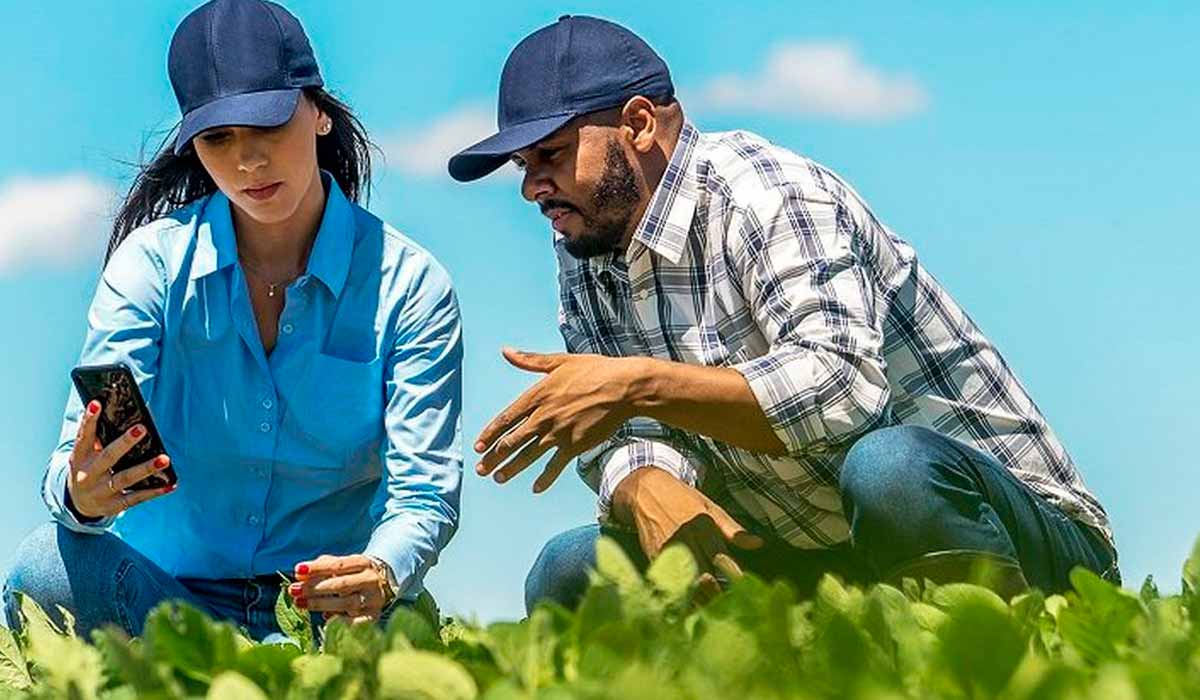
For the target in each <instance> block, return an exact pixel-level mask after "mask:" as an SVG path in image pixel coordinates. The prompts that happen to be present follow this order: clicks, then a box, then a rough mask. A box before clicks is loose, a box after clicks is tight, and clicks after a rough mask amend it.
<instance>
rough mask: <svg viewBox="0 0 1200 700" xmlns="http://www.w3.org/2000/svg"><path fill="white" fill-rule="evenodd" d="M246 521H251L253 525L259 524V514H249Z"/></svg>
mask: <svg viewBox="0 0 1200 700" xmlns="http://www.w3.org/2000/svg"><path fill="white" fill-rule="evenodd" d="M246 522H248V523H250V524H251V525H257V524H258V516H257V515H251V516H247V518H246Z"/></svg>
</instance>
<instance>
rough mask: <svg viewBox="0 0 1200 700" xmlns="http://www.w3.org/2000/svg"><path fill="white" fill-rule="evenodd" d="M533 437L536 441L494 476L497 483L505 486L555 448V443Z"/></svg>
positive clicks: (530, 442)
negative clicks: (505, 483)
mask: <svg viewBox="0 0 1200 700" xmlns="http://www.w3.org/2000/svg"><path fill="white" fill-rule="evenodd" d="M533 437H534V439H533V440H530V441H529V442H528V443H527V444H526V445H525V447H522V448H521V451H520V452H518V453H517V455H516V456H515V457H513V458H512V459H510V460H508V463H507V464H505V465H504V466H503V467H501V468H500V469H498V470H497V471H496V473H495V474H494V475H493V478H494V479H495V480H496V483H499V484H503V483H504V482H506V481H508V480H509V479H511V478H513V477H514V476H516V475H517V474H520V473H521V472H523V471H525V468H526V467H528V466H529V465H530V464H533V463H534V462H536V461H537V460H538V458H539V457H541V456H542V455H544V454H546V451H547V450H549V449H550V448H551V447H553V446H554V443H553V442H551V441H550V440H549V439H548V438H544V437H539V436H537V435H534V436H533Z"/></svg>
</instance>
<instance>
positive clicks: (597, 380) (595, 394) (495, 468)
mask: <svg viewBox="0 0 1200 700" xmlns="http://www.w3.org/2000/svg"><path fill="white" fill-rule="evenodd" d="M504 359H506V360H508V362H509V363H510V364H512V365H513V366H514V367H517V368H519V369H523V370H526V371H528V372H539V373H541V374H544V375H545V376H544V377H543V378H542V379H541V381H539V382H538V383H537V384H534V385H533V386H532V387H530V388H529V389H527V390H526V391H525V392H524V393H523V394H521V395H520V396H519V397H517V400H516V401H513V402H512V403H511V404H509V406H508V407H507V408H505V409H504V410H503V411H501V412H500V413H499V414H498V415H497V416H496V417H495V418H493V419H492V421H491V422H490V423H488V424H487V427H485V428H484V429H483V431H482V432H481V433H479V437H478V438H476V440H475V451H476V452H478V453H480V454H482V455H483V457H482V458H481V459H480V461H479V464H478V466H476V468H475V471H476V472H478V473H479V474H480V476H487V475H489V474H491V475H493V478H495V480H496V481H497V482H499V483H504V482H506V481H508V480H509V479H511V478H513V477H514V476H516V475H517V474H519V473H520V472H521V471H523V470H524V469H525V468H526V467H528V466H529V465H530V464H533V463H534V462H535V461H537V459H538V458H539V457H541V456H542V455H544V454H545V453H546V452H548V451H550V450H551V449H554V450H556V451H555V453H554V455H553V456H552V457H551V458H550V461H549V463H547V465H546V468H545V469H544V470H543V471H542V473H541V475H540V476H538V478H537V480H535V481H534V483H533V491H534V493H540V492H542V491H545V490H546V489H547V488H549V487H550V484H552V483H554V480H555V479H557V478H558V475H559V474H561V473H562V470H563V469H564V468H565V467H566V466H567V464H569V463H570V462H571V460H572V459H574V458H575V457H577V456H578V455H579V454H580V453H582V452H584V451H586V450H589V449H591V448H593V447H595V446H596V445H599V444H600V443H601V442H603V441H604V440H606V439H608V438H609V437H611V436H612V435H613V433H615V432H616V431H617V429H618V428H620V427H621V425H622V424H623V423H624V422H625V421H627V420H629V418H631V417H632V416H633V409H632V408H631V402H630V397H631V395H632V391H633V390H634V387H635V385H636V384H637V382H638V380H639V379H640V378H641V377H643V376H644V373H639V370H638V367H639V362H640V361H641V358H633V357H631V358H615V357H605V356H603V355H574V354H566V353H558V354H550V355H545V354H541V353H533V352H522V351H520V350H514V349H511V348H505V349H504Z"/></svg>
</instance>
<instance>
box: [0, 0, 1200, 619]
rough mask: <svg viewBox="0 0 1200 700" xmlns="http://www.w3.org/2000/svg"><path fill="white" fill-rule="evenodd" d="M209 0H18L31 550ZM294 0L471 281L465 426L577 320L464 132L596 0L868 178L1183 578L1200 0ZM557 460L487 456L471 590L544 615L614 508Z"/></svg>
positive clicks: (15, 319) (697, 99) (15, 133)
mask: <svg viewBox="0 0 1200 700" xmlns="http://www.w3.org/2000/svg"><path fill="white" fill-rule="evenodd" d="M195 4H196V3H193V2H190V1H187V2H178V1H174V0H172V1H169V2H168V1H156V2H153V3H150V2H133V1H125V0H122V1H121V2H115V3H114V2H100V1H99V0H94V1H93V0H88V1H78V2H72V3H20V4H18V5H14V6H10V7H6V8H5V9H4V11H3V21H2V22H0V65H3V66H5V69H4V73H5V77H6V80H5V87H4V95H5V97H6V98H7V99H6V100H5V108H4V117H3V119H0V124H2V125H3V128H0V321H2V322H3V328H4V329H5V331H4V336H5V337H4V340H3V342H0V386H4V387H6V388H7V391H6V392H5V400H3V401H0V425H3V426H4V427H5V430H6V432H7V434H8V438H7V449H6V450H5V455H4V457H3V460H4V461H3V467H2V468H3V469H4V470H5V472H4V473H5V476H6V486H5V488H4V489H2V490H0V562H3V564H7V563H8V561H9V558H10V557H11V552H13V550H14V549H15V547H16V545H17V543H18V542H19V541H20V539H21V538H22V537H23V536H24V535H25V533H27V532H28V531H29V530H31V529H33V528H34V527H35V526H36V525H37V524H38V523H40V522H42V521H43V520H45V518H46V515H45V512H44V509H43V506H42V504H41V502H40V500H39V497H38V494H37V485H38V482H39V480H40V476H41V472H42V469H43V465H44V463H45V459H46V457H47V455H48V454H49V452H50V450H51V449H52V448H53V444H54V441H55V439H56V436H57V432H58V421H59V417H60V412H61V407H62V404H63V401H64V400H65V398H66V396H67V392H68V388H69V381H68V377H67V372H68V370H69V369H70V367H71V366H72V365H73V363H74V361H75V359H76V356H77V353H78V350H79V345H80V343H81V340H82V333H83V327H84V314H85V311H86V307H87V303H88V301H89V299H90V297H91V294H92V290H93V288H94V286H95V282H96V276H97V272H98V269H99V265H100V255H101V251H102V249H103V245H104V242H105V241H106V240H107V236H108V233H107V230H106V227H107V225H108V221H107V219H106V218H105V215H106V213H108V212H110V211H111V209H112V207H113V205H114V201H113V198H114V197H115V196H116V195H115V193H117V192H119V191H121V189H122V188H123V187H125V186H127V185H128V183H129V177H130V175H131V173H132V170H131V169H130V167H129V166H128V165H127V164H126V163H128V162H129V161H133V160H136V159H137V157H138V153H139V149H140V148H141V147H142V145H143V144H144V143H147V138H149V137H152V136H153V135H154V133H155V130H162V129H166V128H169V127H170V125H171V124H172V123H173V122H174V120H175V119H177V117H178V115H177V112H176V106H175V103H174V99H173V97H172V95H171V92H170V86H169V84H168V82H167V77H166V68H165V66H166V49H167V45H168V42H169V39H170V35H171V32H172V30H173V28H174V26H175V24H176V23H177V22H178V21H179V20H180V19H181V18H182V17H183V16H184V14H186V12H187V11H188V10H190V9H191V8H192V7H193V6H194V5H195ZM285 4H286V5H287V6H288V7H289V8H291V9H292V10H293V11H294V12H295V13H296V14H297V15H298V16H299V17H300V19H301V21H302V22H303V23H304V25H305V27H306V28H307V30H308V32H309V35H310V37H311V39H312V42H313V44H314V47H315V49H316V51H317V55H318V58H319V60H320V62H321V65H322V69H323V71H324V74H325V78H326V82H327V84H328V85H329V86H331V87H332V88H333V89H334V90H335V91H336V92H338V93H340V94H341V95H342V96H343V97H344V98H346V100H347V101H348V102H350V103H351V104H352V105H353V106H354V107H355V108H356V109H357V111H358V112H359V114H360V116H361V117H362V118H363V119H364V121H365V122H366V124H367V126H368V128H369V129H370V131H371V132H372V134H373V136H374V137H375V139H376V140H377V141H378V142H379V143H380V144H381V145H382V146H383V148H384V150H385V151H386V154H387V161H386V163H383V162H381V163H380V164H379V166H378V174H377V177H376V189H375V195H374V197H373V199H372V202H371V207H370V208H371V209H372V210H373V211H375V212H376V213H378V214H379V215H381V216H382V217H384V218H385V219H386V220H388V221H390V222H391V223H393V224H394V225H395V226H397V227H398V228H400V229H401V230H403V231H405V232H406V233H408V234H409V235H410V236H412V237H413V238H415V239H416V240H417V241H419V242H421V243H422V244H423V245H425V246H426V247H427V248H429V249H430V250H431V251H432V252H433V253H434V254H435V255H436V256H437V257H438V258H439V259H440V260H441V261H442V262H443V263H444V264H445V266H446V267H447V268H448V269H449V270H450V272H451V274H452V276H453V277H454V279H455V282H456V286H457V288H458V291H459V295H460V297H461V301H462V307H463V313H464V320H465V323H466V344H467V354H466V413H465V415H464V437H465V438H466V440H464V442H466V443H467V444H469V443H470V441H471V439H472V438H473V437H474V435H475V434H477V432H478V430H479V429H480V428H481V427H482V425H483V424H484V423H485V422H486V421H487V420H488V419H489V418H490V417H491V416H492V415H493V414H494V413H495V412H496V411H498V410H499V409H500V408H502V407H503V406H504V405H506V404H507V402H508V401H509V400H511V398H513V397H514V396H515V395H516V394H517V393H518V392H519V391H520V390H521V389H522V388H524V387H525V386H527V385H528V384H530V383H531V381H532V378H531V377H530V376H528V375H523V374H522V373H520V372H518V371H516V370H513V369H511V368H509V367H507V366H506V365H505V364H504V363H503V361H502V360H501V359H500V357H499V348H500V346H501V345H503V344H511V345H515V346H519V347H525V348H529V349H536V350H546V351H553V350H557V349H558V348H559V347H560V341H559V339H558V337H557V333H556V332H555V330H554V313H555V289H554V266H553V260H552V255H551V249H550V241H551V236H550V232H549V229H548V227H547V226H546V223H545V221H544V220H543V219H542V218H541V216H540V215H539V214H538V213H537V212H536V210H535V209H533V208H532V207H530V206H528V205H526V204H525V203H524V202H523V201H522V200H521V199H520V198H519V196H518V193H517V181H516V179H515V178H513V177H512V176H511V175H503V174H501V175H497V176H495V177H493V178H491V179H489V180H485V181H483V182H481V183H476V184H473V185H461V184H458V183H455V182H453V181H451V180H450V179H449V178H448V177H447V176H446V175H444V169H443V158H444V156H445V155H446V154H447V153H448V151H449V150H450V149H451V148H452V146H455V145H466V144H467V143H468V142H470V141H471V140H473V139H474V138H475V137H477V136H482V135H486V134H485V133H484V132H486V131H487V129H488V128H489V121H491V120H492V118H493V117H492V115H493V114H494V107H493V105H494V101H495V90H496V84H497V81H498V76H499V71H500V67H501V66H502V64H503V61H504V59H505V57H506V56H507V54H508V52H509V50H510V49H511V48H512V46H513V45H515V44H516V42H518V41H519V40H520V39H521V38H522V37H523V36H525V35H526V34H528V33H529V32H531V31H533V30H534V29H536V28H538V27H540V26H542V25H544V24H547V23H550V22H552V21H554V20H555V19H556V18H557V17H558V15H560V14H563V13H566V12H573V13H580V14H596V15H599V16H603V17H607V18H609V19H614V20H617V21H620V22H622V23H624V24H626V25H627V26H630V27H631V28H633V29H634V30H635V31H637V32H639V33H640V34H641V35H642V36H643V37H645V38H646V39H647V40H648V41H649V42H650V43H651V45H652V46H654V47H655V48H656V49H658V51H659V52H660V53H661V54H662V55H663V56H664V58H665V59H666V60H667V63H668V65H670V67H671V69H672V72H673V75H674V77H675V82H676V85H677V86H678V87H679V91H680V94H681V96H682V97H683V99H684V107H685V110H686V111H687V113H688V115H689V116H690V117H691V118H692V119H693V120H694V121H695V122H696V123H697V124H698V126H700V128H702V129H708V130H724V129H734V128H743V129H749V130H752V131H756V132H758V133H760V134H762V135H764V136H766V137H768V138H770V139H771V140H773V141H775V142H777V143H780V144H782V145H785V146H788V147H790V148H792V149H794V150H797V151H799V152H801V153H804V154H805V155H808V156H810V157H812V158H815V159H817V160H819V161H821V162H823V163H825V164H826V165H829V166H830V167H832V168H834V169H835V170H837V171H838V172H840V173H841V174H842V175H843V176H845V177H846V178H847V179H848V180H849V181H850V182H852V183H853V184H854V185H855V187H856V188H857V189H858V190H859V192H860V193H861V194H862V195H863V196H864V197H865V198H866V199H867V200H868V202H869V203H870V204H871V205H872V207H873V209H874V211H875V212H876V214H877V215H878V216H879V217H881V218H882V219H883V220H884V221H885V222H886V223H887V224H888V225H889V226H890V227H891V228H892V229H894V230H895V231H896V232H897V233H899V234H900V235H901V236H903V237H905V238H906V239H908V240H909V241H910V242H912V243H913V244H914V245H915V246H916V248H917V250H918V252H919V254H920V255H921V257H922V259H923V260H924V262H925V264H926V265H927V266H928V267H929V268H930V269H931V270H932V271H933V273H934V274H935V275H936V276H937V277H938V278H939V279H940V280H941V281H942V282H943V283H944V284H945V285H946V286H947V287H948V288H949V290H950V291H951V292H952V293H953V294H954V295H955V296H956V297H957V298H958V299H959V300H960V302H962V303H963V305H964V306H965V307H966V308H967V310H968V312H969V313H970V314H971V315H972V316H973V317H974V319H975V320H976V321H977V322H978V323H979V325H980V326H982V328H983V329H984V331H985V332H986V333H987V334H988V335H989V336H990V337H991V338H992V339H993V340H994V341H995V342H996V343H997V344H998V345H999V347H1000V349H1001V351H1002V352H1003V353H1004V354H1005V356H1006V357H1007V359H1008V360H1009V362H1010V364H1012V365H1013V366H1014V368H1015V369H1016V371H1017V373H1018V375H1019V376H1020V377H1021V378H1022V381H1023V382H1024V383H1025V384H1026V386H1027V387H1028V388H1029V389H1030V391H1031V393H1032V394H1033V396H1034V398H1035V399H1036V400H1037V401H1038V403H1039V405H1040V406H1041V407H1042V409H1043V411H1044V412H1045V413H1046V414H1047V416H1048V417H1049V419H1050V422H1051V424H1052V425H1053V426H1054V428H1055V429H1056V430H1057V431H1058V433H1059V434H1060V436H1061V437H1062V438H1063V440H1064V442H1065V443H1066V445H1067V447H1068V449H1069V450H1070V451H1071V452H1072V454H1073V456H1074V457H1075V459H1076V461H1077V462H1078V463H1079V465H1080V467H1081V469H1082V471H1083V474H1084V477H1085V480H1086V481H1087V483H1088V484H1089V486H1090V487H1091V488H1092V489H1093V490H1094V491H1095V492H1096V493H1097V495H1098V496H1099V497H1100V499H1101V501H1102V502H1103V503H1104V504H1105V506H1106V507H1107V508H1108V510H1109V513H1110V514H1111V516H1112V518H1113V522H1114V526H1115V529H1116V534H1117V538H1118V545H1119V547H1120V549H1121V559H1122V568H1123V571H1124V574H1125V576H1126V580H1127V583H1130V584H1132V585H1136V584H1138V583H1140V581H1141V579H1142V578H1143V577H1144V576H1146V575H1147V574H1151V573H1152V574H1154V575H1155V577H1156V578H1157V579H1158V580H1159V583H1160V585H1162V586H1164V587H1165V588H1175V587H1177V586H1178V583H1177V582H1178V578H1179V567H1180V564H1181V563H1182V561H1183V559H1184V557H1185V556H1186V553H1187V551H1188V550H1189V548H1190V546H1191V544H1192V542H1193V540H1194V538H1195V536H1196V535H1197V534H1198V533H1200V518H1198V517H1197V516H1196V514H1195V513H1196V510H1195V505H1194V504H1195V494H1196V493H1197V492H1200V470H1197V469H1195V464H1196V459H1195V457H1194V456H1193V455H1191V454H1190V453H1188V452H1187V449H1188V448H1187V447H1186V446H1187V445H1188V444H1191V439H1194V434H1195V431H1194V423H1195V421H1194V418H1193V405H1194V404H1193V402H1194V400H1195V397H1196V396H1197V395H1200V372H1197V370H1196V366H1195V365H1196V358H1197V356H1198V353H1197V346H1198V344H1200V331H1198V330H1197V323H1196V319H1197V313H1196V312H1195V311H1194V308H1193V299H1194V297H1195V294H1194V293H1193V290H1192V289H1191V283H1190V282H1189V281H1188V280H1192V279H1195V277H1194V275H1195V266H1196V264H1197V262H1198V261H1200V242H1198V238H1197V234H1198V233H1200V231H1198V228H1197V225H1196V223H1195V222H1196V221H1197V219H1198V218H1200V204H1198V203H1197V202H1198V201H1200V198H1198V197H1197V192H1198V191H1200V175H1198V174H1197V170H1196V168H1195V160H1196V159H1197V157H1198V156H1200V136H1198V135H1197V129H1196V125H1197V124H1198V123H1200V90H1197V88H1196V80H1195V75H1194V71H1195V65H1196V61H1195V59H1196V56H1195V51H1194V48H1191V47H1194V46H1195V37H1196V36H1197V35H1198V33H1200V10H1198V9H1197V8H1196V6H1195V4H1194V3H1191V2H1185V1H1180V2H1175V3H1162V2H1159V3H1153V2H1143V3H1136V4H1135V3H1115V2H1107V3H1106V2H1059V3H1054V4H1053V7H1047V5H1048V4H1047V3H1033V2H1009V3H1003V4H999V3H998V4H995V5H993V6H992V7H991V8H981V7H980V4H978V3H949V2H947V3H923V4H921V5H917V4H908V3H882V2H880V3H866V2H848V3H797V2H778V3H767V2H763V3H751V4H750V5H751V7H735V6H734V3H728V2H725V3H716V2H695V3H687V4H686V5H684V4H682V3H680V4H674V3H657V4H655V3H640V2H615V1H614V2H576V3H550V2H523V3H518V4H516V6H515V7H514V6H513V4H509V3H496V2H488V3H478V4H476V3H418V4H412V3H368V2H351V1H342V2H337V3H330V2H315V1H304V2H299V1H296V2H288V3H285ZM684 7H686V8H687V10H686V11H685V10H683V9H682V8H684ZM152 142H153V143H156V141H153V139H152ZM531 482H532V476H525V477H522V478H519V479H517V480H516V481H515V482H513V483H511V484H509V485H507V486H505V487H499V486H497V485H495V484H493V483H491V482H489V481H485V480H482V479H479V478H477V477H475V476H474V475H473V474H468V475H467V477H466V479H465V487H464V495H463V519H462V526H461V528H460V531H459V533H458V535H457V537H456V538H455V540H454V541H453V542H452V543H451V545H450V547H449V548H448V549H447V551H446V552H445V556H444V559H443V562H442V563H441V564H439V565H438V567H437V568H436V569H435V571H434V572H433V574H432V575H431V576H430V577H429V579H428V582H429V585H430V587H431V588H432V589H433V591H434V592H435V594H436V595H437V597H438V598H439V600H440V601H441V602H442V605H443V607H444V608H445V609H447V610H450V611H454V612H458V613H463V614H471V615H476V616H478V617H479V618H481V619H484V620H488V619H496V618H513V617H517V616H519V615H520V614H521V611H522V604H521V600H522V598H521V596H522V585H523V580H524V576H525V572H526V570H527V569H528V566H529V565H530V564H531V563H532V561H533V558H534V557H535V556H536V554H537V552H538V550H539V549H540V547H541V545H542V543H543V542H544V541H545V540H546V539H547V538H549V537H550V536H552V535H553V534H554V533H556V532H559V531H561V530H564V529H567V528H569V527H572V526H574V525H578V524H582V523H584V522H587V521H588V520H589V519H590V518H591V516H592V495H591V493H590V492H589V491H588V490H587V489H586V488H585V487H584V486H583V485H582V484H581V483H580V482H579V481H578V480H577V479H576V478H574V477H573V476H572V475H570V474H567V475H565V476H564V478H562V479H560V481H559V483H558V484H556V486H555V487H554V488H553V489H551V490H550V492H549V493H548V494H545V495H542V496H539V497H534V496H533V495H532V494H531V493H530V486H531Z"/></svg>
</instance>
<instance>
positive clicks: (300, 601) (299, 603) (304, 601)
mask: <svg viewBox="0 0 1200 700" xmlns="http://www.w3.org/2000/svg"><path fill="white" fill-rule="evenodd" d="M296 607H297V608H307V607H308V598H297V599H296Z"/></svg>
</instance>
